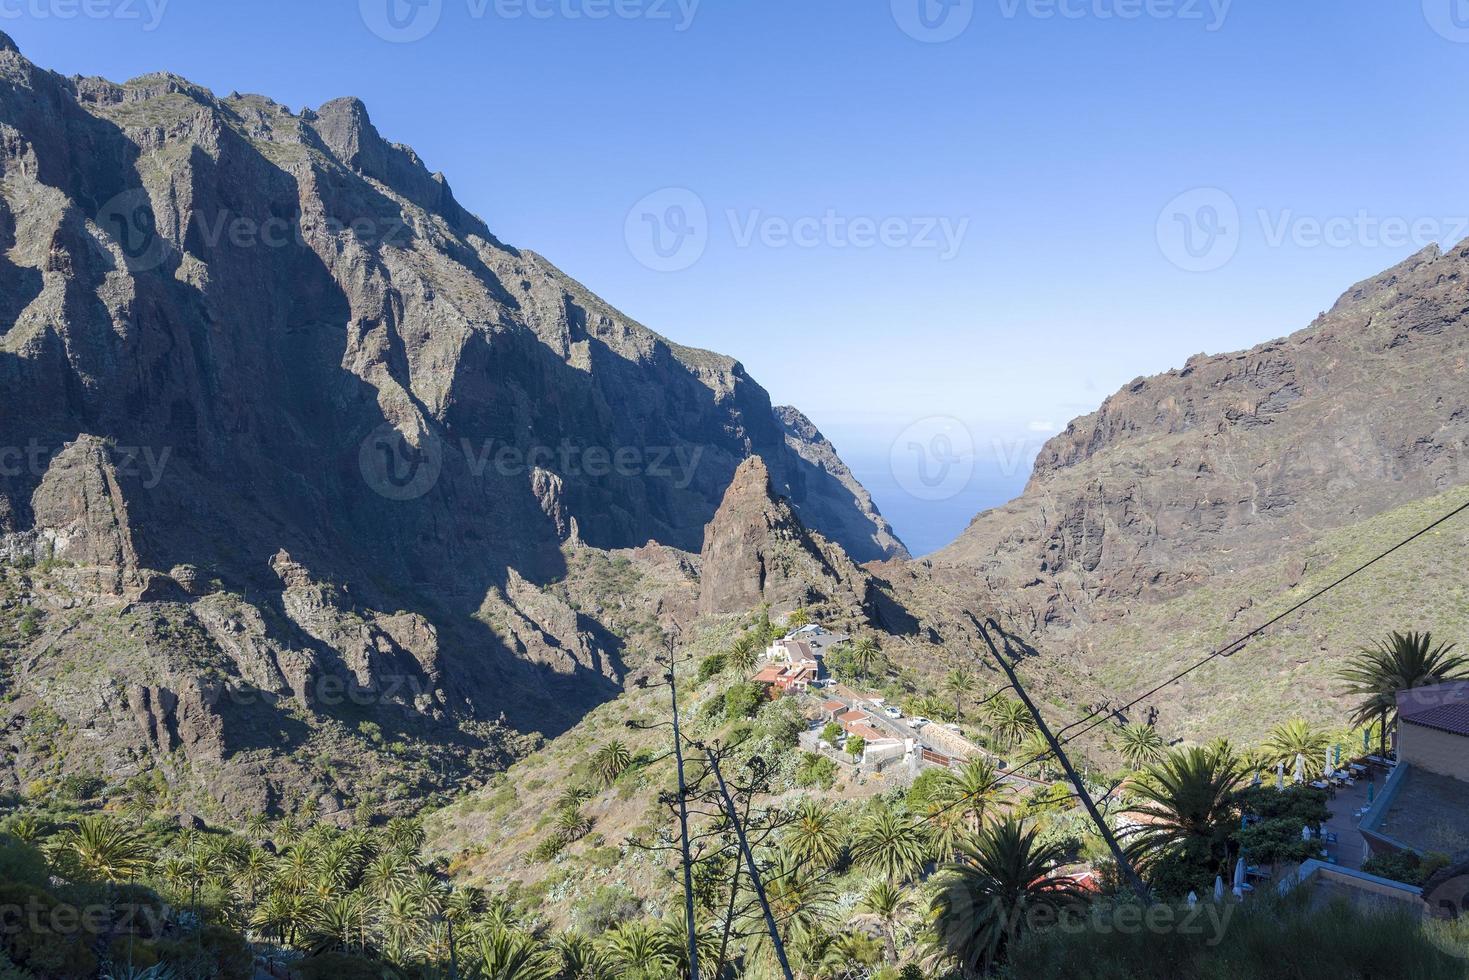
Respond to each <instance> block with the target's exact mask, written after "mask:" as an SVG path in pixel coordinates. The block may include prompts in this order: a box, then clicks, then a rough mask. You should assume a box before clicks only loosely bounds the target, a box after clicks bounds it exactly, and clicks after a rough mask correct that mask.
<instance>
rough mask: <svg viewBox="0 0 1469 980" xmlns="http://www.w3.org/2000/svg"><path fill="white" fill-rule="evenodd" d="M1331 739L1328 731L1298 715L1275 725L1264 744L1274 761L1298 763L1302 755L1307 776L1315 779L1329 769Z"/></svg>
mask: <svg viewBox="0 0 1469 980" xmlns="http://www.w3.org/2000/svg"><path fill="white" fill-rule="evenodd" d="M1330 741H1331V736H1330V735H1327V734H1326V732H1324V731H1320V730H1318V729H1314V728H1312V727H1311V723H1310V722H1308V721H1306V720H1305V719H1302V718H1297V719H1295V720H1293V721H1288V722H1286V723H1285V724H1283V725H1276V726H1275V727H1274V728H1272V729H1271V730H1270V733H1269V734H1268V735H1266V736H1265V741H1264V742H1263V743H1262V744H1261V746H1260V747H1261V748H1262V749H1264V750H1265V751H1266V752H1267V753H1269V755H1270V761H1271V762H1284V763H1285V764H1286V765H1287V766H1291V765H1294V764H1295V761H1296V756H1298V755H1299V756H1302V757H1303V758H1304V759H1305V763H1306V778H1307V779H1315V778H1316V777H1318V776H1320V775H1321V773H1322V772H1324V771H1325V769H1326V746H1327V744H1328V743H1329V742H1330Z"/></svg>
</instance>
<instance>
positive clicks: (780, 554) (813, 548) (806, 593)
mask: <svg viewBox="0 0 1469 980" xmlns="http://www.w3.org/2000/svg"><path fill="white" fill-rule="evenodd" d="M700 565H701V567H702V568H703V574H702V577H701V579H700V586H699V612H700V613H701V614H703V615H706V616H710V615H724V614H730V613H745V612H748V611H749V610H750V609H753V608H755V607H757V606H760V605H769V606H770V607H771V608H772V610H774V611H775V612H789V611H791V610H792V609H794V608H796V607H797V606H816V605H818V604H822V603H830V604H833V605H835V606H837V607H839V608H841V609H843V610H845V611H846V613H847V615H848V616H852V615H853V614H854V612H855V610H860V609H861V608H862V607H863V606H864V605H865V604H866V603H867V602H868V599H869V596H868V593H869V590H870V589H871V588H872V583H871V581H870V580H869V578H868V577H867V575H866V573H865V572H863V571H862V569H861V568H859V567H857V565H856V564H854V563H853V562H852V560H851V559H850V558H848V557H847V555H846V554H845V553H844V552H842V550H841V549H840V548H836V547H833V546H832V545H831V543H830V542H828V541H826V540H825V539H824V538H822V537H821V536H820V535H819V534H816V533H814V532H812V531H808V530H807V529H806V528H805V527H804V526H803V525H802V523H801V520H800V518H799V517H798V516H797V515H796V512H795V510H794V508H792V507H791V505H790V503H789V502H788V501H787V500H785V499H784V498H782V497H780V496H778V495H777V494H776V493H775V491H774V489H773V487H772V485H771V479H770V470H769V469H768V468H767V467H766V465H765V461H764V460H762V459H761V458H760V457H758V456H754V457H751V458H750V459H747V460H745V462H744V463H742V464H740V468H739V470H738V471H737V472H736V473H735V478H734V480H733V482H731V483H730V485H729V490H728V491H727V492H726V493H725V495H724V500H723V502H722V503H721V504H720V505H719V510H718V512H716V513H715V515H714V520H712V521H711V522H710V523H709V526H708V527H707V528H706V529H705V531H704V551H703V554H702V555H701V556H700ZM828 618H831V612H830V611H828ZM844 618H845V617H844Z"/></svg>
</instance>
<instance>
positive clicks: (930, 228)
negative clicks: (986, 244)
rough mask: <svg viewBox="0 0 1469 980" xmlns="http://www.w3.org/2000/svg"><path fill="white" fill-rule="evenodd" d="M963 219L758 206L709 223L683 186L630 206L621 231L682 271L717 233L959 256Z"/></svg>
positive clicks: (645, 259) (657, 265)
mask: <svg viewBox="0 0 1469 980" xmlns="http://www.w3.org/2000/svg"><path fill="white" fill-rule="evenodd" d="M969 227H970V220H969V218H967V217H953V216H947V215H886V216H881V217H879V216H873V215H863V214H857V215H849V214H843V213H841V212H839V211H838V210H837V209H835V208H826V209H825V210H823V211H821V212H820V213H812V214H802V215H784V214H770V213H768V212H766V211H765V210H763V209H761V208H749V209H744V210H740V209H737V208H727V209H725V211H724V212H723V214H722V215H721V216H720V220H718V221H711V218H710V214H709V208H708V206H707V205H706V204H705V202H704V199H703V198H701V197H700V196H699V195H698V194H695V193H694V192H693V191H691V190H688V189H686V188H682V187H674V188H665V189H663V190H661V191H656V192H654V193H652V194H649V195H648V196H647V197H645V198H643V199H642V200H641V201H639V202H638V203H637V204H635V205H634V206H633V208H632V210H631V211H629V212H628V215H627V220H626V223H625V225H624V228H623V231H624V235H625V237H626V239H627V246H628V249H629V250H630V251H631V252H632V255H633V258H635V259H637V260H638V262H640V263H641V264H642V265H644V266H645V267H647V268H649V269H652V270H653V271H655V272H681V271H683V270H684V269H687V268H689V267H690V266H692V265H694V264H695V263H696V262H698V261H699V260H700V259H701V258H703V256H704V253H705V251H706V250H707V249H708V247H709V245H710V242H711V240H712V239H713V238H714V236H715V233H716V232H718V233H719V234H720V235H725V234H727V235H728V238H729V242H730V244H732V245H733V246H734V247H735V248H739V249H748V248H756V247H759V248H766V249H771V250H780V249H802V250H808V251H810V250H816V249H828V250H834V251H847V250H852V249H855V250H858V251H863V250H870V249H875V248H884V249H892V250H911V251H927V252H931V253H933V254H934V255H936V256H937V258H938V260H939V261H940V262H949V261H952V260H953V259H955V258H957V257H958V256H959V253H960V251H962V250H963V247H964V242H965V239H966V238H967V237H968V235H969Z"/></svg>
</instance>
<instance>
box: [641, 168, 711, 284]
mask: <svg viewBox="0 0 1469 980" xmlns="http://www.w3.org/2000/svg"><path fill="white" fill-rule="evenodd" d="M623 235H624V237H625V238H626V240H627V247H628V249H629V250H630V251H631V252H632V254H633V258H635V259H637V260H638V262H639V263H641V264H642V265H644V266H645V267H647V268H649V269H652V270H653V271H654V272H682V271H683V270H684V269H687V268H689V267H691V266H692V265H693V264H694V263H695V262H698V261H699V259H701V258H703V256H704V250H705V249H707V248H708V247H709V209H708V208H707V207H705V205H704V200H703V198H701V197H699V195H697V194H695V193H694V192H693V191H691V190H688V189H687V188H683V187H666V188H664V189H663V190H660V191H654V192H653V193H652V194H649V195H648V196H647V197H645V198H643V199H642V200H641V201H639V202H638V203H637V204H634V205H633V207H632V210H631V211H629V212H628V213H627V221H626V223H625V224H624V226H623Z"/></svg>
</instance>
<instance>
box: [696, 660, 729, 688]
mask: <svg viewBox="0 0 1469 980" xmlns="http://www.w3.org/2000/svg"><path fill="white" fill-rule="evenodd" d="M728 663H729V658H728V657H726V656H725V655H724V654H722V653H716V654H714V655H713V656H710V657H705V658H704V659H703V660H702V661H700V662H699V683H701V684H702V683H703V682H704V681H707V680H709V679H710V678H712V677H716V676H718V675H719V674H722V673H724V668H725V666H726V665H727V664H728Z"/></svg>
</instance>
